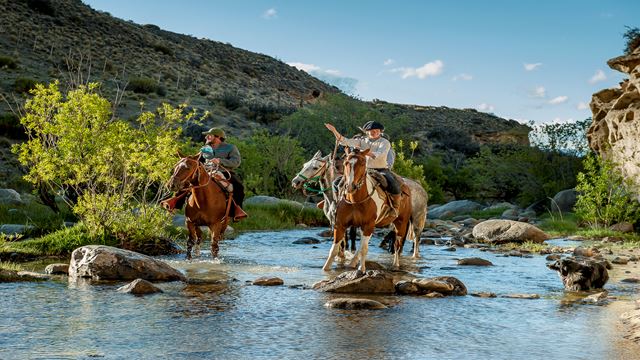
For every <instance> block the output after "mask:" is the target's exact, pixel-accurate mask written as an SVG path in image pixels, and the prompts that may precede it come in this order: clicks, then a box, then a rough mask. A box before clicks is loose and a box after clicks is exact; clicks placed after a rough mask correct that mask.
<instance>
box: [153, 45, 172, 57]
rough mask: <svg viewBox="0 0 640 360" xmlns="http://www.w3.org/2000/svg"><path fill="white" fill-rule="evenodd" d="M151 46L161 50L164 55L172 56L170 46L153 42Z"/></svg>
mask: <svg viewBox="0 0 640 360" xmlns="http://www.w3.org/2000/svg"><path fill="white" fill-rule="evenodd" d="M151 47H152V48H153V50H155V51H158V52H161V53H163V54H165V55H168V56H173V55H174V51H173V49H172V48H170V47H169V46H167V45H165V44H162V43H155V44H153V45H152V46H151Z"/></svg>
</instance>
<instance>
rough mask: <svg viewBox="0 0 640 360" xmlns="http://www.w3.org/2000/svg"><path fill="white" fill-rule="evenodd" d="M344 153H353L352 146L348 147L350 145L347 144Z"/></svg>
mask: <svg viewBox="0 0 640 360" xmlns="http://www.w3.org/2000/svg"><path fill="white" fill-rule="evenodd" d="M344 153H345V154H347V155H349V154H350V153H351V148H350V147H348V146H345V147H344Z"/></svg>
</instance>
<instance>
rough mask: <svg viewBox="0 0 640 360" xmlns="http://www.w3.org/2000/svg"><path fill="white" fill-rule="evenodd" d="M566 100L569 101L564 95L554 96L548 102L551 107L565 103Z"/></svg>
mask: <svg viewBox="0 0 640 360" xmlns="http://www.w3.org/2000/svg"><path fill="white" fill-rule="evenodd" d="M567 100H569V97H568V96H564V95H562V96H556V97H554V98H553V99H551V100H549V104H552V105H557V104H562V103H565V102H567Z"/></svg>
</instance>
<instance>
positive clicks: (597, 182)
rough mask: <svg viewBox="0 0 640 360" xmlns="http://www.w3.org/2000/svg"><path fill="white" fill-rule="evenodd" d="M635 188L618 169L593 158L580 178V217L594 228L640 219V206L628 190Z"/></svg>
mask: <svg viewBox="0 0 640 360" xmlns="http://www.w3.org/2000/svg"><path fill="white" fill-rule="evenodd" d="M630 186H631V184H630V183H629V181H626V180H625V179H624V178H623V176H622V175H621V174H620V172H619V170H618V169H617V167H616V165H615V164H614V163H612V162H610V161H607V160H603V159H600V158H599V157H598V156H597V155H594V154H589V155H588V156H586V157H585V158H584V172H580V173H579V174H578V184H577V186H576V191H577V192H578V200H577V202H576V206H575V211H576V215H578V217H579V218H580V219H581V220H582V221H584V222H585V223H586V224H588V225H589V226H590V227H592V228H602V227H607V226H610V225H612V224H615V223H619V222H631V223H634V222H636V221H638V220H639V219H640V204H638V201H637V199H635V198H634V197H633V195H632V193H630V192H629V191H628V190H627V189H629V188H630Z"/></svg>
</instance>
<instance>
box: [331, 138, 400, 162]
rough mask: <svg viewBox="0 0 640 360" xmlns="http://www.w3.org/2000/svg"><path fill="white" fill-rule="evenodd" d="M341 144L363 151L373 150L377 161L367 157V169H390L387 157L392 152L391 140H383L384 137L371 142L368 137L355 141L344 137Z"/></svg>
mask: <svg viewBox="0 0 640 360" xmlns="http://www.w3.org/2000/svg"><path fill="white" fill-rule="evenodd" d="M340 144H342V145H345V146H349V147H353V148H359V149H361V150H366V149H371V152H372V153H373V155H375V159H374V158H371V157H369V156H367V168H371V169H387V168H389V164H387V155H388V154H389V151H390V150H391V143H390V142H389V140H387V139H385V138H383V137H382V136H381V137H379V138H377V139H375V140H371V139H369V138H368V137H366V138H355V139H347V138H345V137H342V138H341V140H340Z"/></svg>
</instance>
